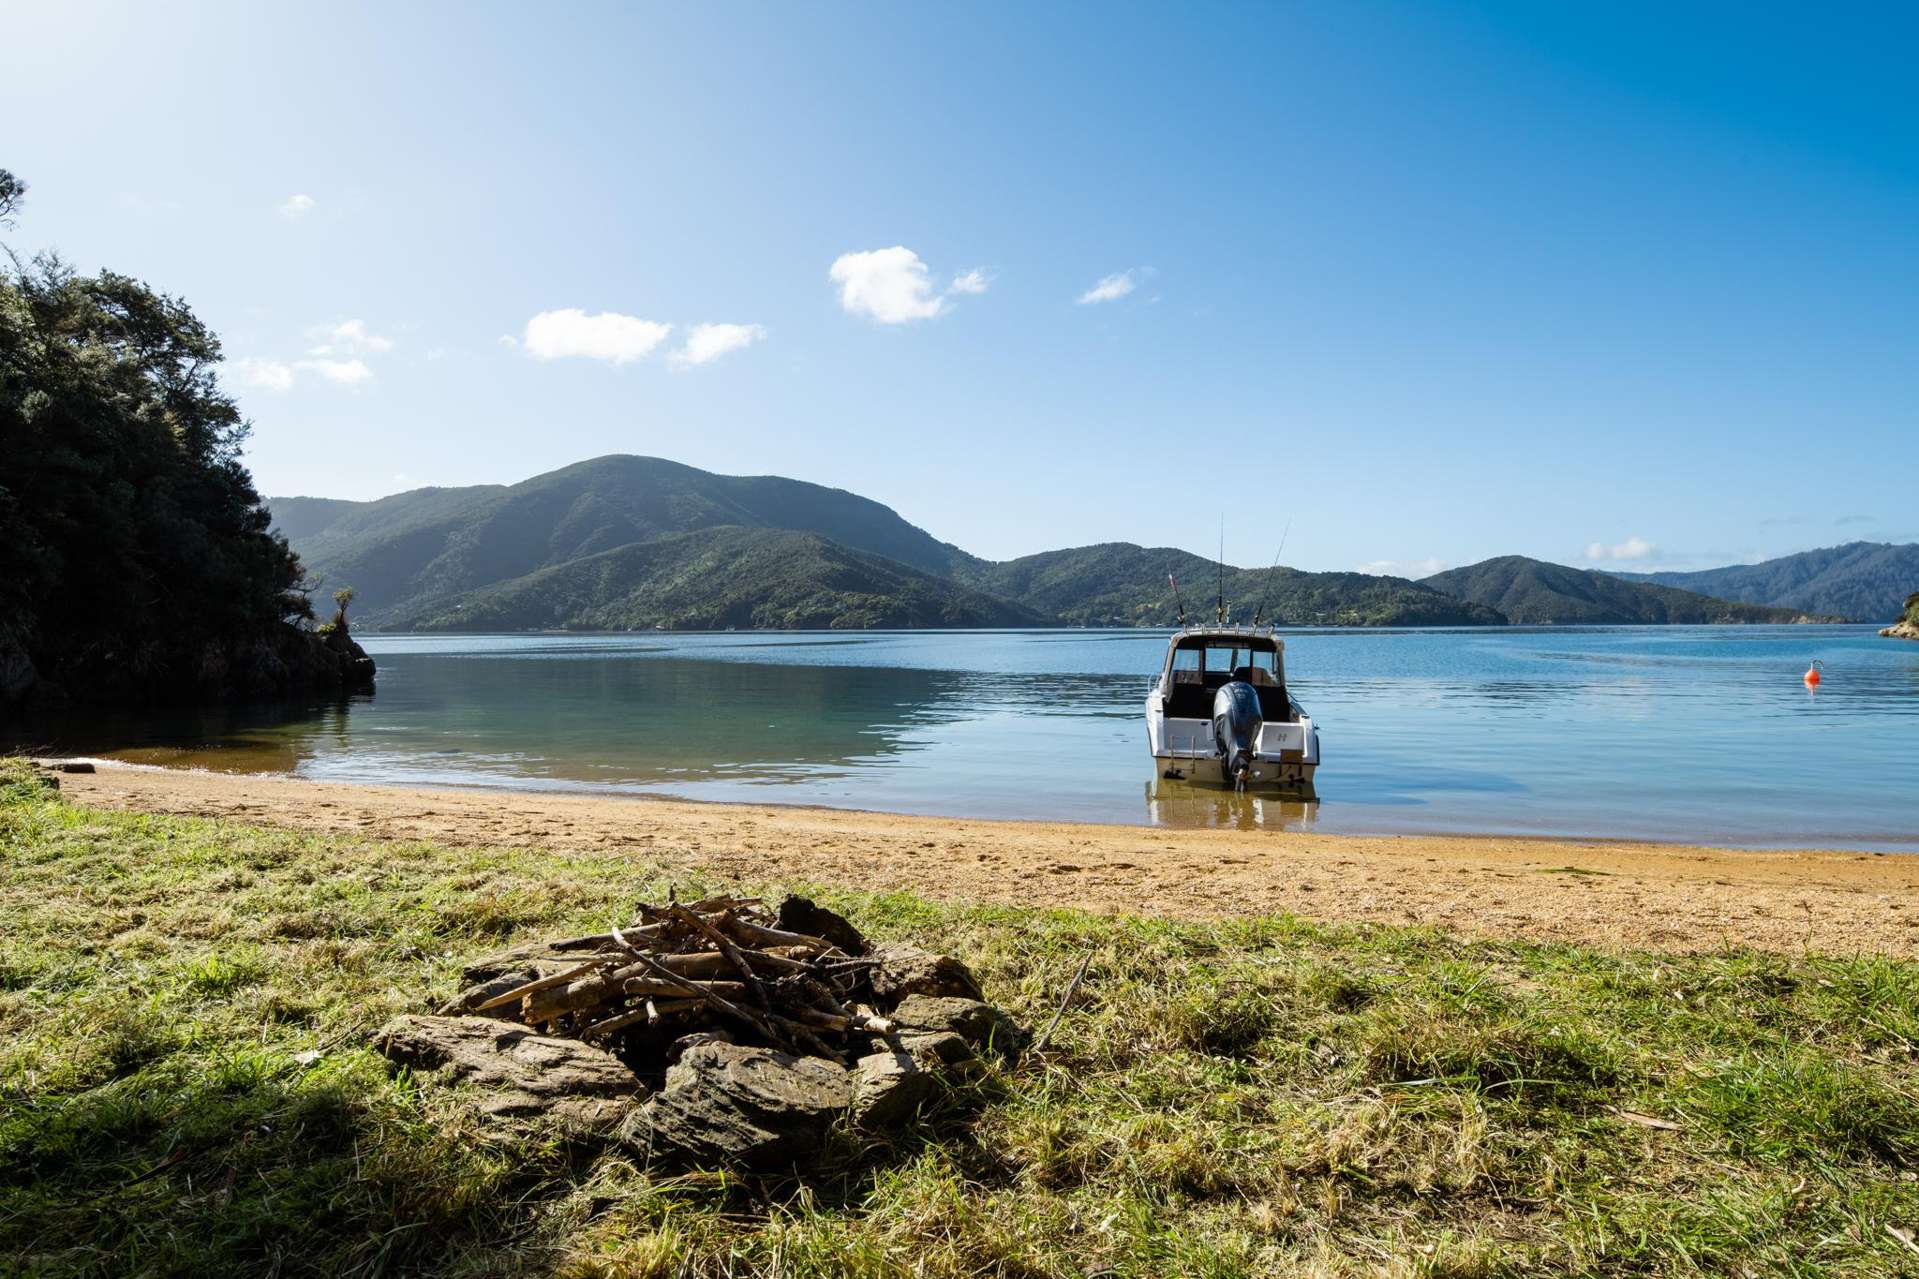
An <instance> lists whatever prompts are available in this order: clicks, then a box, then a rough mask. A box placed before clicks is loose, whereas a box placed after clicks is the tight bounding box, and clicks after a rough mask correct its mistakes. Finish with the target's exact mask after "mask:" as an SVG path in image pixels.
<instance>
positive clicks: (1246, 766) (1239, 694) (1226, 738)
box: [1213, 679, 1265, 786]
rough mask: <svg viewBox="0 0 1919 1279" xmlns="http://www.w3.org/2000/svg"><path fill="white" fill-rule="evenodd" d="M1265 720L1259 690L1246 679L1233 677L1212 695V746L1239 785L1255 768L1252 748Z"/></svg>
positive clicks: (1235, 783) (1257, 742)
mask: <svg viewBox="0 0 1919 1279" xmlns="http://www.w3.org/2000/svg"><path fill="white" fill-rule="evenodd" d="M1264 723H1265V716H1264V714H1263V713H1262V712H1261V711H1260V709H1259V693H1258V691H1257V690H1256V689H1254V688H1253V686H1252V685H1251V684H1248V683H1247V682H1246V681H1245V680H1242V679H1236V680H1230V681H1228V682H1227V683H1225V684H1222V685H1221V686H1220V689H1219V691H1218V692H1217V693H1215V694H1213V745H1214V747H1215V748H1216V749H1217V750H1218V751H1219V753H1220V756H1221V759H1222V761H1223V763H1224V764H1225V768H1226V775H1227V776H1228V777H1230V778H1232V779H1233V784H1234V785H1236V786H1238V785H1244V784H1245V781H1246V775H1247V774H1248V773H1249V772H1251V771H1252V768H1253V750H1254V748H1255V747H1257V746H1258V744H1259V730H1260V726H1261V725H1262V724H1264Z"/></svg>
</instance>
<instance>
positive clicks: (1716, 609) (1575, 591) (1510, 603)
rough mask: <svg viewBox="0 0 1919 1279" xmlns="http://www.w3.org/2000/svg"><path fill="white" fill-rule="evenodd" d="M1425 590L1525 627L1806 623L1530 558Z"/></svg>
mask: <svg viewBox="0 0 1919 1279" xmlns="http://www.w3.org/2000/svg"><path fill="white" fill-rule="evenodd" d="M1423 584H1424V585H1426V586H1430V587H1432V588H1434V589H1435V590H1439V591H1444V592H1445V593H1446V594H1448V595H1454V596H1457V597H1458V598H1460V599H1463V600H1471V601H1473V602H1475V603H1479V604H1483V605H1485V606H1486V607H1488V608H1495V609H1498V610H1499V611H1500V612H1501V613H1503V614H1505V616H1506V617H1507V619H1508V620H1510V621H1512V622H1514V623H1516V624H1520V625H1561V626H1563V625H1634V624H1654V625H1717V624H1727V623H1769V622H1770V623H1778V622H1805V621H1815V620H1833V619H1816V618H1813V617H1810V616H1808V615H1806V614H1805V613H1803V612H1801V611H1800V610H1798V609H1787V608H1772V607H1768V606H1765V605H1758V604H1744V603H1738V602H1735V601H1732V600H1723V599H1715V598H1713V597H1710V596H1705V595H1699V594H1695V593H1694V592H1691V591H1682V590H1678V589H1676V588H1674V587H1670V586H1659V585H1654V584H1651V583H1646V582H1633V581H1627V580H1626V579H1624V578H1621V577H1616V576H1614V575H1612V574H1610V573H1593V572H1588V571H1587V570H1585V569H1578V568H1568V567H1567V566H1566V565H1564V564H1550V563H1547V562H1546V561H1544V560H1535V559H1528V558H1527V557H1526V556H1523V555H1502V556H1500V557H1498V558H1496V559H1490V560H1485V561H1482V562H1481V563H1478V564H1470V565H1467V566H1466V567H1464V568H1455V569H1448V570H1447V571H1445V572H1443V573H1435V574H1433V575H1432V576H1431V577H1428V578H1425V579H1423Z"/></svg>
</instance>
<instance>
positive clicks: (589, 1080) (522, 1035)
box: [374, 1015, 641, 1133]
mask: <svg viewBox="0 0 1919 1279" xmlns="http://www.w3.org/2000/svg"><path fill="white" fill-rule="evenodd" d="M374 1047H375V1048H377V1049H378V1050H379V1051H380V1053H381V1054H383V1055H384V1056H386V1057H387V1058H388V1059H389V1060H392V1061H394V1062H398V1063H399V1064H401V1065H404V1066H410V1067H412V1068H413V1069H415V1070H418V1071H431V1072H434V1073H435V1074H436V1076H437V1077H438V1078H439V1079H440V1080H441V1081H442V1082H445V1083H448V1084H461V1085H466V1086H469V1087H472V1088H474V1089H476V1090H477V1092H478V1094H479V1095H478V1098H477V1099H476V1108H477V1109H478V1110H479V1112H480V1113H481V1114H483V1115H486V1116H489V1117H491V1118H493V1119H496V1120H499V1121H500V1122H501V1125H502V1127H504V1128H506V1129H508V1130H513V1129H517V1128H519V1127H520V1126H522V1125H524V1124H528V1123H537V1122H552V1123H557V1124H559V1125H561V1126H563V1127H566V1128H570V1129H574V1130H578V1131H586V1132H593V1133H609V1132H611V1131H613V1130H614V1129H615V1128H617V1127H618V1126H619V1124H620V1121H621V1120H623V1119H625V1118H626V1117H627V1115H628V1114H629V1113H630V1112H631V1111H632V1110H633V1109H634V1108H635V1107H636V1106H637V1105H638V1100H639V1093H640V1091H641V1087H640V1082H639V1080H637V1079H635V1078H634V1076H633V1072H632V1071H631V1070H628V1069H627V1068H626V1066H625V1065H624V1064H622V1063H621V1062H620V1060H619V1058H617V1057H615V1056H613V1054H611V1053H609V1052H604V1051H602V1050H601V1049H598V1048H594V1047H593V1046H591V1045H590V1044H583V1043H580V1042H579V1041H577V1040H573V1039H553V1038H549V1037H547V1036H545V1035H536V1034H534V1033H533V1031H531V1030H529V1029H528V1028H526V1027H525V1026H520V1025H516V1024H514V1023H511V1022H504V1021H499V1020H496V1019H495V1018H492V1017H424V1016H414V1015H408V1016H403V1017H396V1018H394V1019H393V1020H392V1021H390V1022H388V1023H387V1024H386V1026H385V1027H383V1028H382V1029H381V1031H380V1033H379V1035H378V1036H377V1037H376V1038H375V1040H374Z"/></svg>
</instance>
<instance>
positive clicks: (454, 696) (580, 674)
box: [58, 653, 967, 785]
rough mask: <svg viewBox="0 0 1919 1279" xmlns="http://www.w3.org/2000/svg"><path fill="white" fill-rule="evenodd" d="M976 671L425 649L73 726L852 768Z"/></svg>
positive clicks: (448, 768) (554, 761)
mask: <svg viewBox="0 0 1919 1279" xmlns="http://www.w3.org/2000/svg"><path fill="white" fill-rule="evenodd" d="M966 682H967V681H966V678H965V677H964V676H963V675H961V674H960V673H957V672H944V671H923V670H911V669H902V668H897V667H859V666H798V665H787V664H771V663H769V664H750V663H744V662H727V663H719V662H709V661H697V660H687V659H682V658H671V657H649V658H647V659H644V660H638V661H636V660H631V658H630V657H621V658H596V657H594V656H593V655H591V654H585V653H581V654H572V655H569V656H568V657H567V658H566V659H565V660H554V659H553V657H552V656H551V655H546V656H541V657H525V658H522V657H505V656H488V657H478V656H473V655H464V654H461V655H446V654H433V655H427V654H407V655H405V656H404V657H398V658H388V659H386V660H385V662H384V664H383V667H382V672H381V680H380V689H379V693H378V695H377V696H376V697H374V698H373V699H371V700H357V701H355V702H353V703H351V704H349V705H347V706H343V707H339V706H336V707H330V708H324V709H310V710H305V711H299V712H293V713H288V712H285V711H277V710H260V711H251V712H249V711H244V710H243V711H215V712H208V713H200V714H189V715H179V716H171V717H159V718H149V719H143V720H138V721H124V722H121V723H112V722H103V723H100V724H95V725H89V726H86V727H85V728H84V729H82V730H81V731H74V730H73V729H72V728H71V727H70V728H69V730H68V731H67V732H66V733H64V734H63V735H62V740H61V741H60V742H59V743H58V744H59V746H60V748H61V749H65V750H89V751H100V752H105V751H107V750H111V752H112V753H113V754H114V755H116V756H117V757H119V758H124V759H130V760H134V761H138V762H154V763H172V762H187V760H186V756H187V754H188V753H190V754H191V756H192V758H191V762H192V763H193V764H195V765H197V766H199V767H205V768H215V769H231V770H240V771H275V772H311V771H316V770H315V768H314V765H316V764H319V765H321V766H322V767H321V768H319V769H318V770H317V771H322V772H324V773H325V774H326V775H327V776H330V777H336V778H353V779H360V780H366V779H383V780H392V781H445V782H461V781H464V782H475V781H480V780H489V781H497V782H508V783H510V782H515V781H518V782H529V781H541V782H546V783H549V784H550V783H566V782H580V783H597V784H602V785H606V784H613V785H618V784H621V783H627V784H638V785H645V784H649V783H656V782H661V781H668V780H697V779H700V778H708V777H712V778H719V777H725V778H730V779H733V780H742V781H746V780H761V779H763V780H777V779H782V778H788V779H790V778H798V777H822V776H834V775H837V774H840V773H843V772H845V771H846V770H848V769H849V768H850V767H852V766H853V765H854V764H855V763H856V762H863V763H872V762H876V761H877V760H882V759H884V758H885V757H887V756H892V755H897V754H899V753H901V752H903V751H907V750H910V749H913V747H912V746H911V744H910V743H908V742H907V741H905V740H903V734H905V733H906V732H907V731H908V730H911V729H914V728H919V727H923V726H927V725H930V724H936V723H939V722H942V721H944V720H947V719H950V718H953V717H955V716H957V715H959V714H962V713H964V712H963V710H962V709H961V708H962V706H963V705H964V704H965V702H966V698H965V697H964V696H963V686H964V685H965V683H966Z"/></svg>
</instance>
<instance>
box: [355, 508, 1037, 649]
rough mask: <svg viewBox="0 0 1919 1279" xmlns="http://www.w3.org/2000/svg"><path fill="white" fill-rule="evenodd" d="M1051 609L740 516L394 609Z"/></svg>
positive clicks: (847, 620)
mask: <svg viewBox="0 0 1919 1279" xmlns="http://www.w3.org/2000/svg"><path fill="white" fill-rule="evenodd" d="M1047 621H1048V619H1047V618H1045V617H1042V616H1040V615H1039V614H1037V613H1034V612H1032V611H1031V610H1029V609H1025V608H1021V607H1020V606H1018V605H1016V604H1011V603H1008V602H1007V601H1005V600H1001V599H998V598H996V597H994V596H991V595H987V594H985V593H984V592H981V591H977V590H974V589H972V588H970V587H966V586H962V585H960V584H959V583H957V582H953V581H950V580H948V579H945V578H940V577H935V576H934V575H932V574H930V573H924V572H921V571H920V570H918V569H916V568H913V567H911V566H910V565H906V564H902V563H900V562H899V561H897V560H889V559H887V558H885V557H884V556H879V555H873V554H869V553H867V552H865V551H856V550H853V549H851V548H849V547H846V546H843V545H841V544H839V543H838V542H835V541H833V540H832V539H830V538H826V537H822V536H820V535H819V534H817V533H802V532H792V531H788V530H782V529H763V528H737V527H731V526H725V527H719V528H708V529H701V530H699V531H697V532H693V533H676V534H671V535H669V536H666V537H662V538H656V539H654V540H652V541H647V542H636V543H632V544H630V545H627V546H622V547H618V548H616V549H614V550H610V551H601V552H600V553H598V554H596V555H587V556H582V557H581V558H579V559H575V560H570V561H568V562H567V563H564V564H560V565H556V566H554V567H552V568H545V569H541V570H539V571H537V572H534V573H531V574H528V575H526V576H524V577H519V578H514V579H513V580H511V581H506V582H500V583H497V584H495V585H492V586H487V587H484V588H482V589H480V590H476V591H468V592H463V593H460V594H455V595H449V596H441V597H439V598H437V599H432V600H426V601H422V602H420V603H418V604H415V605H411V606H408V607H405V608H402V609H400V610H398V611H394V612H391V613H389V614H388V616H387V619H386V624H387V626H388V627H389V628H390V629H397V630H420V631H438V630H460V631H473V630H526V629H547V628H564V629H582V630H636V629H637V630H651V629H653V628H655V627H658V626H664V627H666V628H668V629H670V630H719V629H723V628H725V627H729V626H736V627H740V628H741V629H751V628H758V629H775V630H825V629H859V628H862V627H976V626H1039V625H1044V624H1046V622H1047Z"/></svg>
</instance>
